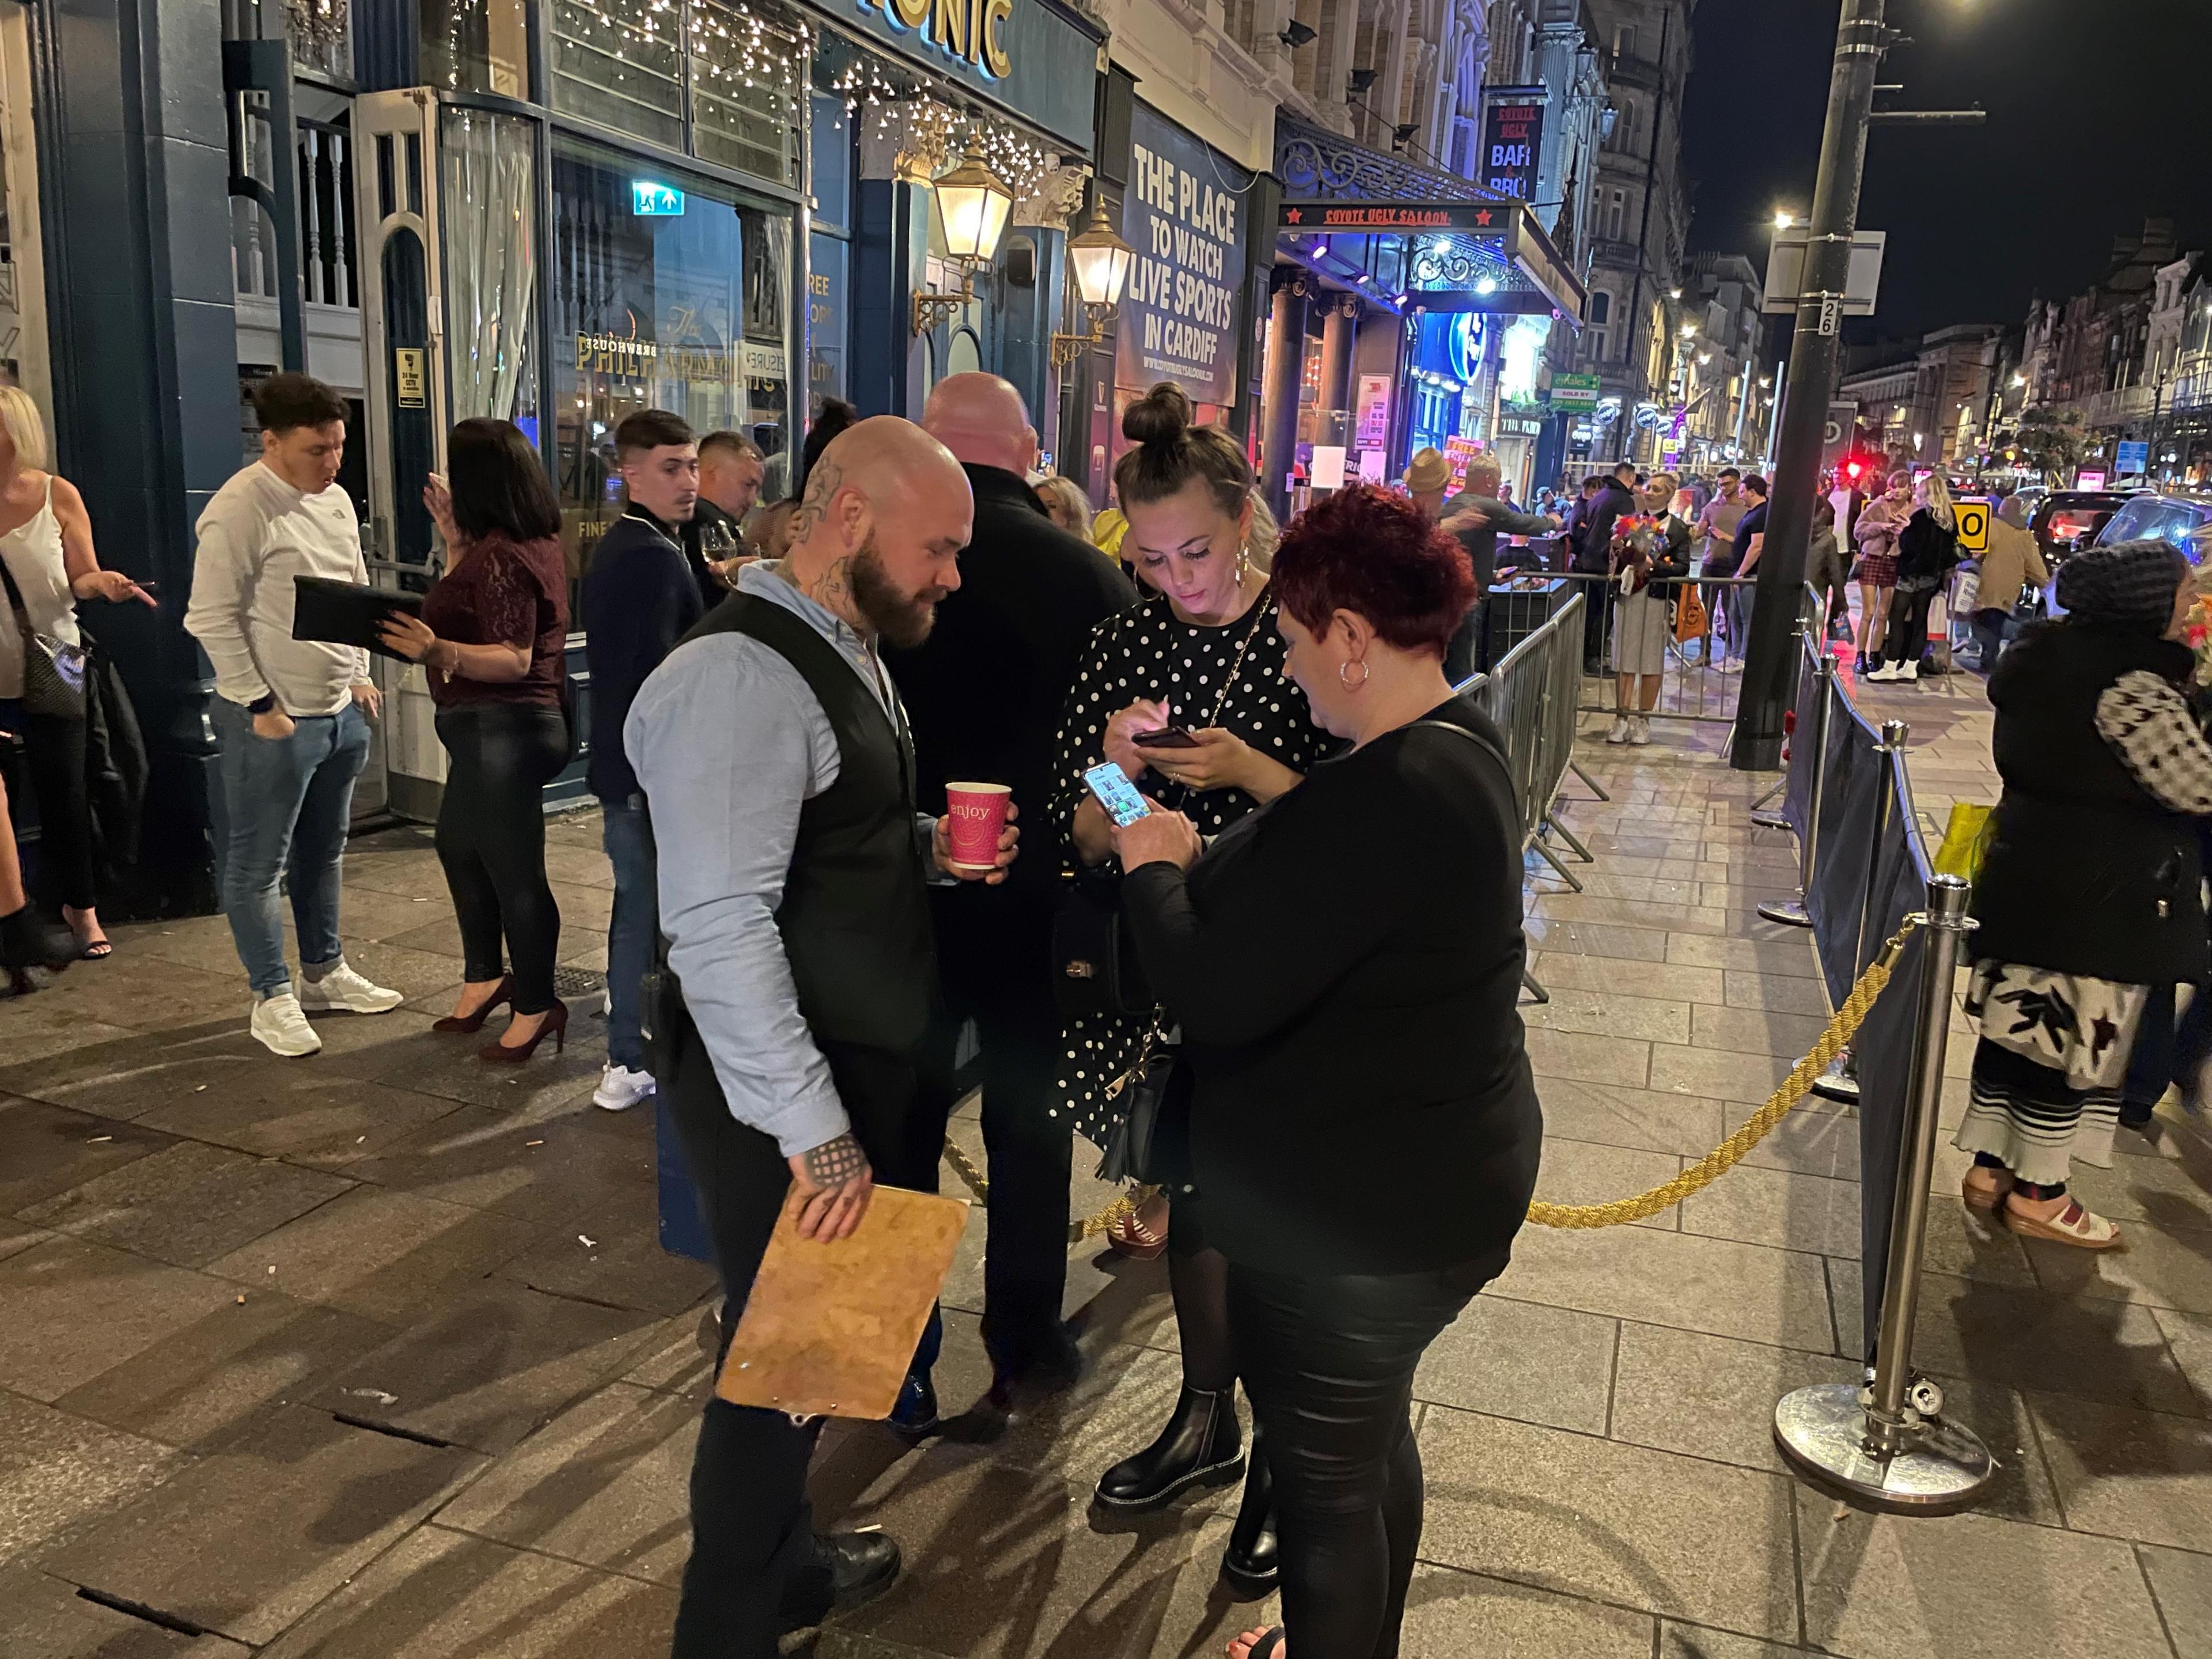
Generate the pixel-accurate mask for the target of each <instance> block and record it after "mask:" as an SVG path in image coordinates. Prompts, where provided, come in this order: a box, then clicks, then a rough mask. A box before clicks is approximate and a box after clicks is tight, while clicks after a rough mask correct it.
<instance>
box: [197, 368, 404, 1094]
mask: <svg viewBox="0 0 2212 1659" xmlns="http://www.w3.org/2000/svg"><path fill="white" fill-rule="evenodd" d="M254 407H255V410H256V411H257V413H258V415H259V416H260V420H261V459H259V460H258V461H257V462H255V463H254V464H253V465H252V466H249V467H247V468H246V470H245V471H242V472H240V473H238V474H236V475H235V476H234V477H232V479H231V480H230V482H229V483H226V484H225V485H223V487H222V489H218V490H217V491H216V493H215V496H214V499H212V500H211V501H209V502H208V505H207V511H205V512H204V513H201V514H200V521H199V550H198V552H197V556H196V557H195V560H194V562H193V566H192V599H191V606H190V607H189V608H188V609H187V610H186V611H185V631H186V632H187V633H189V634H191V635H192V637H193V638H194V639H196V640H197V641H199V642H200V646H201V648H202V649H204V651H206V653H207V654H208V660H209V661H210V663H212V664H213V665H215V689H216V696H215V726H216V738H218V740H219V741H220V743H221V745H222V759H221V763H220V769H219V775H220V780H221V787H220V788H219V789H218V790H217V792H216V793H217V797H218V799H217V800H216V803H215V811H214V814H213V818H214V824H215V854H216V883H217V885H218V887H219V890H221V892H222V908H223V911H224V914H225V915H228V917H229V918H230V931H231V937H232V938H233V939H234V940H235V941H236V942H237V945H238V955H239V959H240V961H241V962H243V963H245V964H246V975H247V977H248V979H249V980H250V981H252V986H253V994H254V1004H253V1014H252V1024H251V1027H250V1029H251V1030H252V1033H253V1035H254V1036H255V1037H256V1038H257V1039H258V1040H259V1042H261V1044H262V1046H263V1047H264V1048H267V1049H269V1050H270V1053H272V1054H313V1053H314V1052H315V1050H316V1049H318V1048H321V1047H322V1046H323V1040H322V1038H320V1037H319V1036H316V1035H315V1031H314V1028H313V1026H311V1025H310V1024H308V1023H307V1013H308V1012H309V1011H322V1010H335V1009H343V1010H344V1011H346V1012H351V1013H356V1014H380V1013H384V1012H387V1011H388V1010H390V1009H392V1008H396V1007H398V1006H399V1002H400V994H399V993H398V992H397V991H391V990H386V989H385V988H384V987H382V986H379V985H372V984H370V983H369V981H368V980H366V979H364V978H362V975H359V974H357V973H356V972H355V971H354V970H353V969H351V968H349V967H348V966H347V965H346V961H345V954H344V950H343V946H342V945H340V944H339V942H338V889H339V866H340V862H341V860H343V857H344V854H345V843H346V826H347V823H348V820H349V817H350V816H351V813H352V808H353V783H354V779H355V778H356V777H357V776H359V775H360V774H361V769H362V765H363V764H364V763H366V762H367V761H368V743H369V728H368V722H369V720H370V719H371V718H372V717H373V716H374V714H376V712H377V703H378V699H377V690H376V687H375V686H374V684H372V683H371V682H370V680H369V678H368V653H367V652H365V651H360V650H356V649H355V648H354V647H351V646H345V645H324V644H319V643H317V642H315V641H309V640H295V639H294V638H293V637H292V579H293V578H294V577H295V576H327V577H331V578H333V579H335V580H339V581H354V582H365V581H367V580H368V566H367V564H366V563H364V562H363V561H362V554H361V526H360V521H359V520H357V519H356V517H355V515H354V510H353V501H351V499H350V498H349V496H348V495H346V493H345V491H344V490H343V489H339V488H338V487H337V476H338V460H339V458H340V457H341V456H342V455H343V453H345V417H346V405H345V400H344V399H343V398H341V397H339V396H338V394H337V392H333V391H331V389H330V387H328V386H325V385H324V384H323V383H322V382H321V381H320V380H313V379H310V378H309V377H308V376H307V375H305V374H276V375H272V376H271V377H270V379H269V380H266V381H264V382H263V384H262V386H261V389H260V390H259V392H257V393H256V394H255V396H254ZM287 874H289V877H290V881H291V892H292V917H293V921H294V924H295V927H297V928H298V931H299V935H300V957H301V962H300V967H301V981H300V983H299V984H298V985H297V986H296V987H295V985H294V983H293V979H292V974H291V970H290V969H289V968H288V967H287V966H286V964H285V960H284V923H283V908H282V907H281V905H280V904H279V902H278V898H277V886H278V883H279V881H280V880H281V879H283V878H284V877H285V876H286V875H287Z"/></svg>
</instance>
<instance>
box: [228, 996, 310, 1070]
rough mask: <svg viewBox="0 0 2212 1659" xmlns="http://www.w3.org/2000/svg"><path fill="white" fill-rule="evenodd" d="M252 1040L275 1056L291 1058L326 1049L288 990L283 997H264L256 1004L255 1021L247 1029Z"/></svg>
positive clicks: (295, 998) (297, 1001)
mask: <svg viewBox="0 0 2212 1659" xmlns="http://www.w3.org/2000/svg"><path fill="white" fill-rule="evenodd" d="M246 1030H250V1031H252V1033H253V1040H254V1041H255V1042H258V1043H259V1044H260V1045H261V1046H262V1047H263V1048H266V1049H267V1050H268V1051H269V1052H270V1054H283V1056H284V1057H285V1058H286V1059H288V1060H289V1059H291V1058H293V1057H295V1056H296V1055H300V1054H313V1053H314V1052H315V1050H316V1049H318V1048H321V1047H322V1046H323V1040H322V1038H320V1037H319V1036H316V1035H315V1028H314V1027H313V1026H312V1025H310V1024H307V1014H306V1013H305V1012H303V1011H302V1010H301V1007H300V999H299V998H297V997H295V996H294V995H293V994H291V993H290V992H289V991H287V992H285V993H284V994H282V995H281V996H273V997H264V998H263V999H262V1000H260V1001H258V1002H257V1003H255V1004H254V1005H253V1018H252V1021H251V1022H250V1023H249V1024H248V1025H247V1026H246Z"/></svg>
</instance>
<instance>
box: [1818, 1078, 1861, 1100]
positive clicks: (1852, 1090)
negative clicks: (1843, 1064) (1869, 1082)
mask: <svg viewBox="0 0 2212 1659" xmlns="http://www.w3.org/2000/svg"><path fill="white" fill-rule="evenodd" d="M1813 1092H1814V1094H1816V1095H1818V1096H1820V1098H1821V1099H1823V1100H1833V1101H1839V1102H1841V1103H1843V1104H1844V1105H1846V1106H1856V1105H1857V1104H1858V1103H1859V1080H1858V1079H1857V1078H1855V1077H1853V1076H1851V1074H1850V1073H1848V1072H1830V1073H1827V1074H1826V1076H1823V1077H1817V1078H1814V1079H1813Z"/></svg>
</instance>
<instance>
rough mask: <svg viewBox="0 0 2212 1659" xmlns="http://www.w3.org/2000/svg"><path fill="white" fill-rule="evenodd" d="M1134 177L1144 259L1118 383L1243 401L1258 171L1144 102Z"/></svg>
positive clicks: (1133, 206) (1129, 201)
mask: <svg viewBox="0 0 2212 1659" xmlns="http://www.w3.org/2000/svg"><path fill="white" fill-rule="evenodd" d="M1128 179H1129V185H1128V189H1127V191H1126V192H1124V194H1123V196H1122V197H1121V236H1122V240H1125V241H1127V242H1128V243H1129V244H1130V245H1131V246H1133V247H1134V248H1135V249H1136V250H1137V257H1136V260H1135V262H1134V263H1133V264H1132V265H1131V266H1130V268H1129V285H1128V287H1127V289H1125V290H1124V291H1123V294H1122V297H1121V330H1120V337H1119V339H1118V341H1117V343H1116V345H1115V365H1114V371H1115V372H1114V379H1115V384H1116V385H1118V386H1126V387H1129V388H1132V389H1134V390H1142V389H1144V388H1145V387H1147V386H1151V385H1152V383H1153V382H1155V381H1157V380H1173V381H1174V382H1175V383H1176V385H1177V386H1181V387H1182V389H1183V391H1184V392H1188V394H1189V396H1190V399H1191V401H1192V402H1193V403H1198V404H1216V405H1220V406H1226V405H1228V404H1234V403H1235V402H1236V401H1237V335H1238V331H1239V329H1240V327H1241V320H1240V319H1241V316H1242V312H1243V292H1244V288H1245V283H1244V266H1245V258H1246V245H1247V243H1248V241H1249V231H1250V227H1249V226H1248V225H1247V224H1246V222H1245V212H1244V209H1245V202H1246V197H1245V195H1244V192H1245V191H1247V190H1249V188H1250V186H1251V183H1252V175H1251V174H1250V173H1247V172H1246V171H1245V170H1244V169H1243V168H1242V167H1237V166H1235V165H1234V164H1233V163H1231V162H1229V161H1225V160H1224V159H1222V157H1221V156H1220V155H1217V154H1216V153H1215V152H1214V151H1212V149H1208V148H1207V147H1206V145H1205V144H1203V143H1200V141H1199V140H1197V139H1196V138H1194V137H1191V135H1190V134H1188V133H1187V132H1185V131H1183V130H1182V128H1181V127H1179V126H1176V125H1175V124H1174V123H1173V122H1171V121H1170V120H1168V119H1167V118H1165V117H1164V116H1163V115H1161V114H1160V113H1159V112H1158V111H1156V110H1153V109H1152V108H1149V107H1148V106H1146V105H1144V104H1142V103H1139V104H1138V105H1137V106H1136V107H1135V109H1134V110H1133V112H1131V114H1130V118H1129V171H1128Z"/></svg>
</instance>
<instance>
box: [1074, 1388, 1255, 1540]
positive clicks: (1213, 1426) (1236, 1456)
mask: <svg viewBox="0 0 2212 1659" xmlns="http://www.w3.org/2000/svg"><path fill="white" fill-rule="evenodd" d="M1243 1473H1244V1436H1243V1431H1242V1430H1240V1429H1239V1428H1238V1427H1237V1391H1236V1389H1233V1388H1229V1389H1222V1390H1221V1391H1220V1392H1218V1394H1207V1393H1206V1392H1204V1391H1203V1390H1200V1389H1194V1388H1189V1387H1186V1388H1185V1389H1183V1391H1182V1397H1181V1398H1180V1399H1178V1400H1177V1401H1176V1408H1175V1414H1174V1415H1173V1416H1171V1417H1170V1418H1169V1419H1168V1425H1167V1427H1165V1428H1164V1429H1162V1430H1161V1431H1160V1437H1159V1438H1158V1439H1157V1440H1155V1441H1153V1442H1152V1444H1151V1445H1149V1446H1147V1447H1146V1448H1145V1449H1144V1450H1142V1451H1140V1452H1139V1453H1138V1454H1137V1455H1135V1456H1134V1457H1125V1458H1123V1459H1122V1460H1121V1462H1118V1463H1116V1464H1115V1466H1114V1467H1113V1468H1110V1469H1109V1470H1107V1471H1106V1473H1105V1474H1102V1475H1100V1476H1099V1477H1098V1491H1097V1494H1096V1496H1097V1499H1098V1501H1099V1502H1100V1503H1102V1504H1105V1505H1106V1506H1107V1507H1109V1509H1117V1510H1156V1509H1158V1507H1159V1506H1160V1505H1161V1504H1164V1503H1166V1502H1167V1501H1168V1500H1169V1499H1170V1498H1173V1497H1174V1496H1175V1495H1176V1493H1177V1492H1182V1491H1183V1490H1184V1489H1185V1488H1187V1487H1190V1486H1227V1485H1228V1484H1229V1483H1230V1482H1231V1480H1235V1479H1237V1476H1238V1475H1240V1474H1243Z"/></svg>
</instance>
